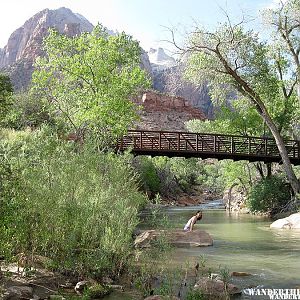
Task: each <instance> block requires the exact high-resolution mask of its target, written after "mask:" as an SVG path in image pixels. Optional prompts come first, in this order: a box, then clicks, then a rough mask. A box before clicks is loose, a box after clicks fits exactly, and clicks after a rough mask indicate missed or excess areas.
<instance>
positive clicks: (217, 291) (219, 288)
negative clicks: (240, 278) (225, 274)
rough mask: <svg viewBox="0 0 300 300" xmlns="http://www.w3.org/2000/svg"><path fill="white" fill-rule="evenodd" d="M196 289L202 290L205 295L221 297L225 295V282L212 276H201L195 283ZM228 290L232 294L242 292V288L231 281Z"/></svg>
mask: <svg viewBox="0 0 300 300" xmlns="http://www.w3.org/2000/svg"><path fill="white" fill-rule="evenodd" d="M195 289H199V290H201V292H202V293H203V294H205V295H211V296H216V297H221V296H222V295H224V282H223V281H221V280H215V279H210V278H201V279H200V280H199V281H198V282H197V283H196V284H195ZM227 291H228V293H229V294H230V295H237V294H241V290H240V289H239V288H238V287H236V286H235V285H233V284H231V283H229V284H228V285H227Z"/></svg>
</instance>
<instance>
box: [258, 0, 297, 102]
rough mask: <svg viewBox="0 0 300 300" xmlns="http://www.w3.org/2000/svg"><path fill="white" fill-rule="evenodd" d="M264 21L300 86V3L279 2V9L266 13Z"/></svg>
mask: <svg viewBox="0 0 300 300" xmlns="http://www.w3.org/2000/svg"><path fill="white" fill-rule="evenodd" d="M264 19H265V21H266V23H267V24H269V25H270V26H271V28H272V29H273V36H274V41H275V42H276V44H277V45H279V48H280V52H281V53H282V56H283V57H284V59H285V62H286V64H289V68H290V73H294V75H296V76H297V81H298V84H300V1H299V0H287V1H282V0H281V1H279V3H278V5H277V7H273V8H269V9H266V10H265V11H264ZM299 97H300V94H299Z"/></svg>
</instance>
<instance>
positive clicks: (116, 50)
mask: <svg viewBox="0 0 300 300" xmlns="http://www.w3.org/2000/svg"><path fill="white" fill-rule="evenodd" d="M44 50H45V52H46V56H45V57H44V58H40V59H39V60H38V61H37V63H36V67H37V70H36V71H35V72H34V74H33V86H32V90H31V91H32V92H33V93H35V94H38V95H39V96H40V97H43V98H45V99H47V101H48V103H49V104H50V107H51V110H52V115H54V116H55V118H56V120H57V122H58V123H60V124H63V126H66V127H67V129H68V130H73V131H75V132H76V133H77V134H80V133H83V132H85V133H86V132H87V131H89V132H94V133H96V134H97V135H99V136H103V135H105V134H106V135H107V134H109V136H116V135H119V134H122V133H123V132H124V130H126V129H127V128H128V127H129V126H130V125H131V123H132V121H133V120H134V119H135V118H136V114H135V106H134V104H133V103H132V101H130V97H133V96H134V95H135V94H136V93H137V92H138V91H139V89H141V88H145V87H148V85H149V81H148V79H147V76H146V73H145V71H144V70H142V69H141V67H140V54H141V48H140V46H139V44H138V42H137V41H134V40H133V39H132V37H130V36H128V35H126V34H125V33H121V34H117V35H114V36H110V35H108V33H107V31H106V30H105V28H103V27H102V26H101V25H97V26H96V27H95V28H94V30H93V32H92V33H83V34H81V35H80V36H75V37H72V38H70V37H67V36H65V35H61V34H59V33H58V32H56V31H54V30H50V33H49V36H48V37H47V38H46V39H45V40H44Z"/></svg>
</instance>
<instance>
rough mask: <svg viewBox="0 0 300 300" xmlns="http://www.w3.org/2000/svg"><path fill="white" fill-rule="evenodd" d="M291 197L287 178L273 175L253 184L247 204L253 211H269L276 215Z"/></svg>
mask: <svg viewBox="0 0 300 300" xmlns="http://www.w3.org/2000/svg"><path fill="white" fill-rule="evenodd" d="M290 198H291V190H290V186H289V185H288V184H287V183H286V182H285V180H284V179H283V178H282V177H279V176H271V177H267V178H265V179H263V180H261V181H260V182H258V183H257V184H256V185H255V186H253V188H252V189H251V191H250V194H249V197H248V200H247V201H248V203H247V204H248V207H249V208H250V210H251V211H253V212H267V213H269V214H270V215H274V214H276V213H278V212H280V210H282V209H283V208H284V206H286V205H287V203H288V201H289V200H290Z"/></svg>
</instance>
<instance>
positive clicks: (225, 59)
mask: <svg viewBox="0 0 300 300" xmlns="http://www.w3.org/2000/svg"><path fill="white" fill-rule="evenodd" d="M183 50H184V53H188V66H187V73H186V74H187V77H188V78H190V80H192V81H194V82H196V83H199V82H205V81H208V82H209V86H210V89H211V95H212V97H213V99H219V100H220V99H221V100H222V99H226V97H227V95H228V93H232V92H233V91H235V92H237V93H238V96H241V97H244V98H246V99H247V100H248V102H249V104H250V105H251V106H252V107H254V108H255V109H256V111H257V113H258V114H259V116H260V117H261V118H262V120H263V121H264V122H265V124H266V125H267V127H268V128H269V130H270V132H271V134H272V136H273V137H274V139H275V141H276V145H277V147H278V150H279V153H280V155H281V158H282V162H283V166H284V169H285V172H286V174H287V177H288V180H289V182H290V184H291V186H292V188H293V190H294V192H295V194H298V193H299V192H300V183H299V181H298V179H297V178H296V176H295V173H294V171H293V168H292V165H291V163H290V160H289V157H288V153H287V150H286V148H285V144H284V140H283V138H282V136H281V133H280V127H279V125H278V124H276V121H275V120H274V118H273V117H272V113H271V110H270V107H272V106H279V107H283V109H284V108H285V107H288V106H287V105H286V101H287V100H290V99H291V96H290V95H289V94H288V95H287V96H290V97H285V95H282V89H281V86H282V85H283V84H285V82H284V81H280V78H278V75H277V74H276V73H275V72H274V63H273V61H272V59H271V58H270V52H269V50H270V48H269V47H268V45H267V44H266V43H265V42H261V41H260V40H259V37H258V34H256V33H254V32H253V31H252V30H248V31H247V30H245V29H244V28H243V26H242V24H239V25H233V24H231V23H230V22H229V21H228V22H227V23H225V24H222V25H221V26H219V27H218V28H217V29H216V30H215V31H213V32H209V31H206V30H204V29H202V28H200V27H197V28H195V30H194V33H193V34H191V35H190V36H189V40H188V43H187V46H186V48H185V49H183ZM283 78H284V77H283ZM292 88H293V86H291V87H290V89H292ZM293 92H294V91H293V90H292V92H291V95H292V94H293ZM288 93H289V92H288Z"/></svg>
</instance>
